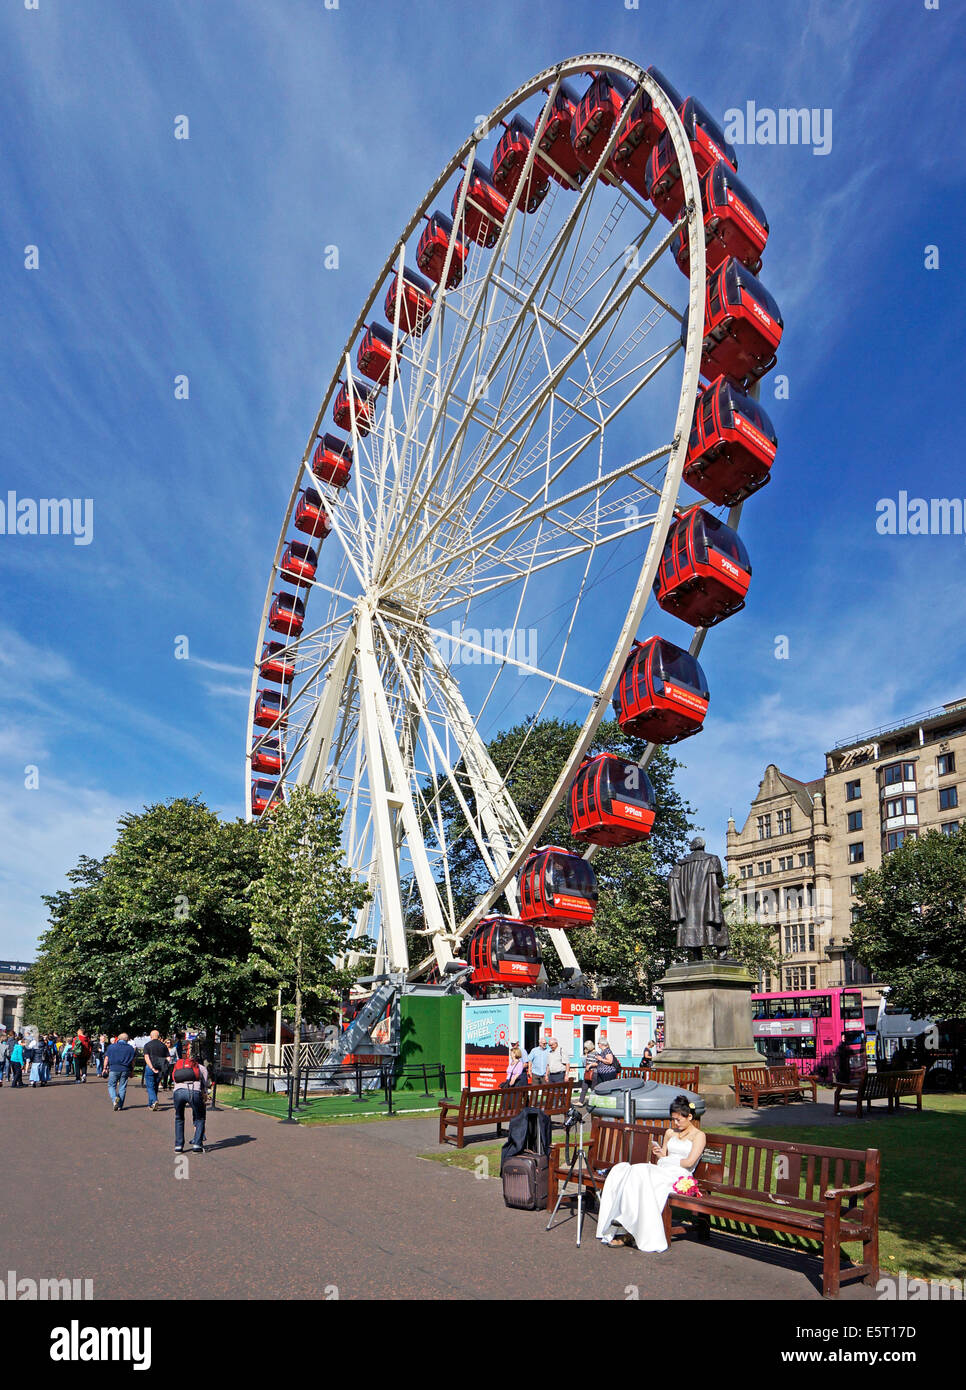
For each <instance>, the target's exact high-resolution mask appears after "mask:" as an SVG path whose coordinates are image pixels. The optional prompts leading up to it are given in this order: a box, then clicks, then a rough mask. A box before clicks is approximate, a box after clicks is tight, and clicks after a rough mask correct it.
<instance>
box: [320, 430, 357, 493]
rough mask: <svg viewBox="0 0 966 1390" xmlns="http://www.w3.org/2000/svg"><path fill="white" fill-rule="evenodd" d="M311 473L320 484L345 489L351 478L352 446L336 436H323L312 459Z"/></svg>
mask: <svg viewBox="0 0 966 1390" xmlns="http://www.w3.org/2000/svg"><path fill="white" fill-rule="evenodd" d="M312 472H313V473H314V474H315V476H316V477H317V478H318V480H319V482H321V483H331V484H332V486H333V487H345V485H346V483H347V482H348V481H349V479H350V478H351V477H352V445H351V444H350V443H349V441H348V440H347V439H340V438H339V436H338V435H337V434H324V435H323V436H322V438H321V439H320V441H319V443H318V445H317V447H316V450H315V454H314V456H313V458H312Z"/></svg>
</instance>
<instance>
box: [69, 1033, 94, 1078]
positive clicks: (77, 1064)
mask: <svg viewBox="0 0 966 1390" xmlns="http://www.w3.org/2000/svg"><path fill="white" fill-rule="evenodd" d="M72 1052H73V1057H74V1081H75V1083H76V1084H78V1085H79V1084H80V1083H81V1082H82V1081H86V1080H87V1064H88V1062H89V1061H90V1060H91V1040H90V1038H89V1037H88V1036H87V1034H86V1033H85V1032H84V1030H83V1028H78V1030H77V1037H76V1038H75V1039H74V1046H73V1049H72Z"/></svg>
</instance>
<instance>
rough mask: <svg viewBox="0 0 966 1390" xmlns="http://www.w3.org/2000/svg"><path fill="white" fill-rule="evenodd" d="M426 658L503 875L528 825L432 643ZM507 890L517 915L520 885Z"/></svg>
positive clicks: (509, 900) (491, 846)
mask: <svg viewBox="0 0 966 1390" xmlns="http://www.w3.org/2000/svg"><path fill="white" fill-rule="evenodd" d="M426 655H427V659H428V660H429V662H430V665H431V666H432V668H433V672H434V675H435V677H436V680H437V683H438V686H439V689H440V692H441V693H442V695H443V697H444V699H445V702H446V706H447V710H448V713H449V717H450V721H451V723H452V725H453V727H454V728H455V729H456V730H457V732H458V734H459V739H460V749H461V751H462V754H463V761H464V764H465V766H466V771H467V775H468V777H469V780H470V783H471V785H472V787H473V793H474V798H475V801H476V805H477V807H478V808H479V813H480V819H481V821H482V822H483V827H484V829H485V831H486V834H487V839H488V840H489V845H490V853H491V854H492V856H493V860H494V863H495V864H496V866H497V869H498V870H499V871H500V872H501V873H502V872H503V870H504V869H505V868H506V866H507V864H509V862H510V854H511V849H510V846H511V845H513V844H516V843H518V841H519V839H520V836H521V835H525V834H526V826H525V825H524V824H523V821H522V820H521V818H520V813H519V811H518V810H517V808H516V805H515V803H514V801H513V798H512V797H511V796H510V794H509V792H508V791H507V790H506V788H505V787H504V785H503V778H502V777H501V776H500V773H499V772H498V771H497V769H496V767H495V765H494V763H493V760H492V759H491V757H490V754H489V751H488V750H487V747H486V744H485V743H484V742H483V740H482V738H481V737H480V735H479V733H478V732H477V729H476V725H475V724H474V722H473V717H472V715H471V714H470V712H469V710H468V709H467V707H466V704H465V702H464V700H463V697H462V695H461V694H460V689H459V686H458V685H457V683H456V682H455V681H454V680H453V677H452V675H451V674H450V671H449V670H448V668H447V667H446V665H445V663H444V662H443V661H442V659H441V658H440V657H439V653H438V652H437V651H436V649H435V648H434V647H433V646H432V645H431V644H430V645H429V646H428V647H427V652H426ZM504 891H505V892H506V897H507V901H508V903H509V905H510V911H511V912H513V913H515V912H516V886H515V885H514V884H513V883H512V882H509V883H507V885H506V888H505V890H504Z"/></svg>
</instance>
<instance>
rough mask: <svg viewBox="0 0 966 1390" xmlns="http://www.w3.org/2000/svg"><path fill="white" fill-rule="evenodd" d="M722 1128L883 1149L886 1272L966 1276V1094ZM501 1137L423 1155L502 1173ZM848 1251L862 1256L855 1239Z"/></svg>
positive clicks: (739, 1228)
mask: <svg viewBox="0 0 966 1390" xmlns="http://www.w3.org/2000/svg"><path fill="white" fill-rule="evenodd" d="M713 1132H714V1133H716V1134H734V1135H738V1136H744V1137H750V1136H754V1137H755V1138H758V1139H777V1140H787V1141H788V1142H789V1143H799V1144H820V1145H822V1146H823V1147H826V1148H841V1149H878V1150H879V1152H880V1153H881V1155H882V1168H881V1179H880V1181H881V1193H880V1199H879V1202H880V1205H879V1264H880V1267H881V1271H882V1273H883V1274H899V1273H905V1274H907V1275H908V1276H909V1277H910V1278H917V1279H957V1280H958V1279H962V1278H963V1271H964V1270H966V1216H964V1214H963V1203H962V1200H961V1197H960V1190H959V1183H960V1181H961V1179H960V1170H961V1167H962V1153H963V1149H964V1147H966V1096H959V1095H956V1096H949V1095H946V1096H939V1095H933V1096H923V1101H922V1113H921V1114H917V1113H916V1111H915V1108H914V1107H911V1108H910V1107H909V1105H908V1102H907V1104H906V1106H905V1107H904V1108H903V1110H902V1111H901V1112H900V1113H899V1114H898V1115H887V1114H886V1112H885V1108H884V1106H883V1107H882V1108H881V1109H879V1110H877V1111H874V1112H873V1115H872V1116H871V1117H870V1118H867V1119H862V1120H858V1119H851V1120H850V1119H837V1120H830V1121H829V1122H828V1123H826V1124H812V1125H795V1124H788V1125H784V1124H783V1125H777V1124H771V1123H769V1124H767V1125H755V1124H749V1125H741V1126H738V1125H726V1124H725V1125H721V1124H716V1125H715V1126H714V1127H713ZM501 1148H502V1143H496V1144H493V1143H487V1144H474V1145H471V1147H469V1148H467V1149H449V1150H447V1151H445V1152H442V1153H431V1154H421V1155H420V1157H421V1158H425V1159H429V1160H431V1161H432V1162H434V1163H444V1164H446V1165H447V1166H449V1167H452V1168H464V1169H467V1170H468V1171H469V1172H472V1173H474V1174H476V1175H477V1176H479V1177H497V1176H498V1175H499V1171H500V1149H501ZM713 1224H714V1226H715V1227H717V1228H718V1229H720V1230H727V1231H731V1232H734V1233H740V1234H747V1235H753V1236H755V1237H756V1238H757V1239H759V1240H763V1241H767V1242H768V1243H769V1244H777V1245H783V1246H786V1247H791V1248H798V1249H812V1250H817V1249H818V1246H817V1244H816V1243H815V1242H813V1241H806V1240H803V1239H802V1238H801V1237H798V1236H787V1235H784V1234H782V1233H781V1232H777V1231H776V1232H771V1231H765V1230H760V1229H757V1228H754V1227H750V1226H746V1225H744V1224H743V1223H738V1222H722V1221H718V1220H715V1221H714V1223H713ZM845 1250H846V1252H847V1254H849V1255H851V1256H854V1257H855V1258H861V1247H860V1246H859V1245H857V1244H849V1245H847V1246H845Z"/></svg>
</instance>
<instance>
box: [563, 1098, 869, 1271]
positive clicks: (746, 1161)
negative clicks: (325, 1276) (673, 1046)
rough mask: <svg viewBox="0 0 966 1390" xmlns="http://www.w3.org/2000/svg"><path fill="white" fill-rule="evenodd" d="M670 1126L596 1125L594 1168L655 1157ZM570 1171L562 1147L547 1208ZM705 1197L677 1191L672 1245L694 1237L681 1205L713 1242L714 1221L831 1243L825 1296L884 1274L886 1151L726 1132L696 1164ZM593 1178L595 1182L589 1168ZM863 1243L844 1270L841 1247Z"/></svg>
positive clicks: (601, 1171) (671, 1207) (669, 1228)
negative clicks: (680, 1218)
mask: <svg viewBox="0 0 966 1390" xmlns="http://www.w3.org/2000/svg"><path fill="white" fill-rule="evenodd" d="M666 1128H667V1122H666V1121H664V1120H645V1121H641V1120H638V1121H635V1123H634V1124H633V1125H626V1124H625V1123H624V1121H623V1120H600V1119H598V1118H597V1117H596V1116H595V1117H594V1119H593V1120H592V1122H591V1135H590V1143H589V1145H588V1164H589V1166H590V1167H591V1168H592V1169H593V1171H594V1176H595V1177H596V1178H597V1181H598V1184H601V1183H602V1180H603V1179H604V1178H605V1177H606V1174H607V1172H609V1170H610V1168H612V1167H613V1166H614V1164H615V1163H621V1162H632V1163H644V1162H651V1161H653V1160H652V1156H651V1152H650V1146H651V1140H652V1139H653V1138H657V1137H659V1136H660V1134H661V1133H663V1131H664V1130H666ZM566 1173H567V1164H566V1163H565V1162H562V1146H561V1145H559V1144H556V1145H554V1148H553V1152H552V1157H551V1162H550V1183H549V1189H550V1190H549V1195H548V1210H552V1209H553V1206H554V1204H555V1202H556V1200H557V1194H558V1191H559V1183H560V1181H561V1179H562V1178H563V1177H565V1176H566ZM694 1176H695V1178H696V1180H697V1182H698V1186H699V1189H700V1191H699V1195H698V1196H696V1197H683V1196H679V1195H678V1194H677V1193H672V1194H671V1198H670V1200H669V1202H668V1204H667V1205H666V1206H665V1208H664V1229H665V1233H666V1235H667V1239H668V1244H670V1242H671V1239H672V1237H674V1236H676V1235H681V1234H684V1233H686V1231H687V1229H688V1228H687V1227H685V1226H683V1225H681V1224H680V1223H675V1222H674V1219H673V1214H672V1213H673V1211H675V1210H676V1211H685V1212H688V1213H690V1214H691V1215H692V1216H695V1217H697V1218H698V1225H697V1233H698V1235H699V1238H700V1239H702V1240H710V1238H711V1218H712V1217H717V1218H719V1219H720V1220H723V1221H732V1222H737V1223H740V1224H741V1225H743V1226H751V1227H761V1228H764V1229H766V1230H772V1231H781V1232H783V1233H787V1234H789V1235H797V1236H803V1237H806V1238H808V1239H810V1240H814V1241H817V1242H818V1243H819V1245H820V1246H821V1249H822V1293H823V1296H824V1297H826V1298H835V1297H837V1296H838V1293H839V1288H840V1285H841V1282H842V1280H843V1278H845V1279H855V1278H862V1279H863V1281H864V1282H865V1283H866V1284H871V1285H873V1286H874V1285H875V1284H876V1282H877V1281H878V1277H879V1179H880V1155H879V1150H878V1149H864V1150H863V1149H839V1148H826V1147H822V1146H819V1145H815V1144H789V1143H783V1142H781V1141H776V1140H768V1139H752V1138H745V1137H744V1136H740V1137H739V1136H735V1135H730V1134H718V1133H714V1132H711V1133H709V1134H708V1136H707V1145H706V1148H705V1151H704V1155H703V1156H702V1158H701V1161H700V1162H699V1163H698V1166H697V1168H696V1169H695V1173H694ZM585 1183H586V1184H587V1185H590V1177H589V1174H588V1175H587V1176H586V1177H585ZM859 1241H860V1242H861V1243H862V1263H861V1264H857V1265H854V1266H852V1267H850V1268H848V1269H846V1270H842V1268H841V1259H842V1246H843V1244H850V1243H852V1242H859Z"/></svg>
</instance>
